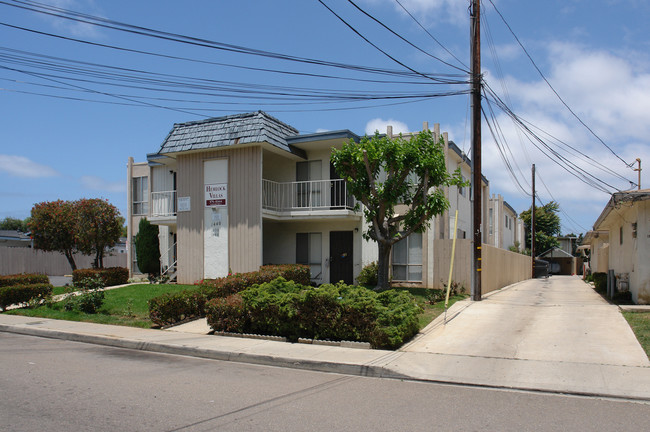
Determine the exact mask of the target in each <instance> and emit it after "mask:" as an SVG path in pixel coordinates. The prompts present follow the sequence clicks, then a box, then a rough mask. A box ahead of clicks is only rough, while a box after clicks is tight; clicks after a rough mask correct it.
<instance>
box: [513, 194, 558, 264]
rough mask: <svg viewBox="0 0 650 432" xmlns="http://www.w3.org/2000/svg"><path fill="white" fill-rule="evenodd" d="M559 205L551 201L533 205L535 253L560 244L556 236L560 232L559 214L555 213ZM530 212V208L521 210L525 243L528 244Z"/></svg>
mask: <svg viewBox="0 0 650 432" xmlns="http://www.w3.org/2000/svg"><path fill="white" fill-rule="evenodd" d="M559 210H560V205H559V204H558V203H556V202H555V201H551V202H549V203H548V204H545V205H543V206H540V207H535V251H536V252H537V254H538V255H539V254H541V253H544V252H546V251H547V250H549V249H551V248H554V247H558V246H560V243H559V242H558V241H557V236H558V235H559V234H560V216H558V215H557V213H558V211H559ZM530 214H531V209H528V210H526V211H523V212H521V215H520V217H521V220H523V221H524V227H525V230H526V244H527V245H530V244H531V243H530V222H531V221H530Z"/></svg>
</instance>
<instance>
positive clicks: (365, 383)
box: [0, 333, 650, 432]
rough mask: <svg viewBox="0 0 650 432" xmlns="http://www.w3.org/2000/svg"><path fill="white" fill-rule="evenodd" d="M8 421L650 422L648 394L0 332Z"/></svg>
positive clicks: (84, 424)
mask: <svg viewBox="0 0 650 432" xmlns="http://www.w3.org/2000/svg"><path fill="white" fill-rule="evenodd" d="M0 430H3V431H16V432H17V431H37V430H47V431H111V432H113V431H217V430H218V431H431V430H454V431H478V430H481V431H485V430H498V431H547V430H548V431H551V430H553V431H555V430H562V431H574V430H589V431H608V432H609V431H612V430H616V431H624V430H630V431H632V430H634V431H639V430H650V405H649V404H643V403H638V402H630V401H620V400H601V399H595V398H586V397H569V396H562V395H549V394H539V393H528V392H517V391H504V390H491V389H484V388H473V387H463V386H452V385H438V384H431V383H420V382H406V381H398V380H390V379H375V378H361V377H350V376H342V375H336V374H326V373H318V372H308V371H302V370H294V369H282V368H274V367H268V366H256V365H249V364H241V363H230V362H221V361H215V360H205V359H197V358H190V357H182V356H174V355H167V354H157V353H148V352H143V351H134V350H126V349H119V348H111V347H104V346H96V345H89V344H82V343H77V342H68V341H62V340H51V339H45V338H38V337H32V336H22V335H15V334H8V333H0Z"/></svg>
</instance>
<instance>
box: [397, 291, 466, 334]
mask: <svg viewBox="0 0 650 432" xmlns="http://www.w3.org/2000/svg"><path fill="white" fill-rule="evenodd" d="M402 289H404V290H406V291H408V292H410V293H411V294H412V295H413V296H414V297H415V298H417V299H418V300H419V301H420V302H421V303H422V304H423V306H424V313H422V314H420V316H419V317H418V319H419V321H420V330H422V329H423V328H425V327H426V326H427V325H429V323H430V322H431V321H433V320H434V319H436V318H437V317H438V316H440V315H442V314H443V313H444V312H445V300H444V299H443V300H442V301H439V302H437V303H435V304H429V303H428V301H427V300H428V299H427V293H428V292H429V289H428V288H402ZM467 297H468V296H467V295H456V296H451V297H449V305H448V308H449V307H451V305H453V304H454V303H456V302H457V301H459V300H463V299H466V298H467Z"/></svg>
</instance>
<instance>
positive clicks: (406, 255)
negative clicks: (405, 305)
mask: <svg viewBox="0 0 650 432" xmlns="http://www.w3.org/2000/svg"><path fill="white" fill-rule="evenodd" d="M393 280H395V281H401V282H422V233H412V234H411V235H409V236H408V237H406V238H405V239H403V240H400V241H398V242H397V243H395V245H393Z"/></svg>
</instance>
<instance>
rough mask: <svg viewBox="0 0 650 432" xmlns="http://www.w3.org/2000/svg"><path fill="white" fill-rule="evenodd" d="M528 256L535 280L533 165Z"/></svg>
mask: <svg viewBox="0 0 650 432" xmlns="http://www.w3.org/2000/svg"><path fill="white" fill-rule="evenodd" d="M530 256H531V258H532V261H533V269H532V278H533V279H535V164H533V207H532V208H531V211H530Z"/></svg>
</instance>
